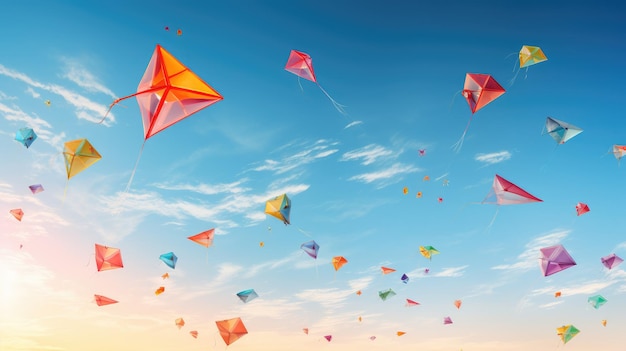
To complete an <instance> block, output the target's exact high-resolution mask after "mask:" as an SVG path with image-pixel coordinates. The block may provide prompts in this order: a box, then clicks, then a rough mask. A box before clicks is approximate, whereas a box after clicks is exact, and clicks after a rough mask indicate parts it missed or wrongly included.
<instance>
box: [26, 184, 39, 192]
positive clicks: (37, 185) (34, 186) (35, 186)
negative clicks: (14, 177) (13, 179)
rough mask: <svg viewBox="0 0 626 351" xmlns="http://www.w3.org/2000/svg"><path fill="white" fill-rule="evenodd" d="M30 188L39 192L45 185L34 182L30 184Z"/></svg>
mask: <svg viewBox="0 0 626 351" xmlns="http://www.w3.org/2000/svg"><path fill="white" fill-rule="evenodd" d="M28 189H30V192H31V193H33V194H37V193H40V192H42V191H43V186H42V185H41V184H33V185H29V186H28Z"/></svg>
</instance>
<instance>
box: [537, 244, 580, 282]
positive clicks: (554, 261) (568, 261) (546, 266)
mask: <svg viewBox="0 0 626 351" xmlns="http://www.w3.org/2000/svg"><path fill="white" fill-rule="evenodd" d="M539 251H540V253H541V271H542V272H543V276H544V277H547V276H549V275H552V274H555V273H558V272H560V271H562V270H565V269H568V268H571V267H574V266H575V265H576V261H574V259H573V258H572V256H570V254H569V252H567V250H565V248H564V247H563V245H554V246H549V247H544V248H542V249H539Z"/></svg>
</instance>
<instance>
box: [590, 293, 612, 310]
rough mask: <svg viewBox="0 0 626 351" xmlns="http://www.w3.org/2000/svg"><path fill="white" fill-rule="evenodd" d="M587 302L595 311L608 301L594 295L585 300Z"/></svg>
mask: <svg viewBox="0 0 626 351" xmlns="http://www.w3.org/2000/svg"><path fill="white" fill-rule="evenodd" d="M587 302H588V303H589V304H590V305H591V306H592V307H593V308H595V309H596V310H597V309H598V308H600V307H601V306H602V305H604V304H605V303H607V302H608V300H607V299H606V298H605V297H604V296H602V295H594V296H591V297H589V298H588V299H587Z"/></svg>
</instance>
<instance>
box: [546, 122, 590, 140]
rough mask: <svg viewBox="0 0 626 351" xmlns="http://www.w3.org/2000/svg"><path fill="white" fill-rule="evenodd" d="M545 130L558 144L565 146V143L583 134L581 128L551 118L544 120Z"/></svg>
mask: <svg viewBox="0 0 626 351" xmlns="http://www.w3.org/2000/svg"><path fill="white" fill-rule="evenodd" d="M546 130H547V132H548V134H550V136H551V137H552V138H553V139H554V140H556V142H557V143H559V144H565V142H566V141H568V140H570V139H571V138H573V137H575V136H577V135H578V134H580V133H582V132H583V130H582V129H581V128H579V127H576V126H575V125H573V124H569V123H566V122H563V121H559V120H558V119H554V118H552V117H548V118H546Z"/></svg>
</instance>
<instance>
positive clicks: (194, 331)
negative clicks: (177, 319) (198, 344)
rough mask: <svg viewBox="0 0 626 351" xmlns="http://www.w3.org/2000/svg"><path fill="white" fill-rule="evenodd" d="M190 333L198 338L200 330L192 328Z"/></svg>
mask: <svg viewBox="0 0 626 351" xmlns="http://www.w3.org/2000/svg"><path fill="white" fill-rule="evenodd" d="M189 335H191V336H192V337H193V338H194V339H197V338H198V331H197V330H192V331H190V332H189Z"/></svg>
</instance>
